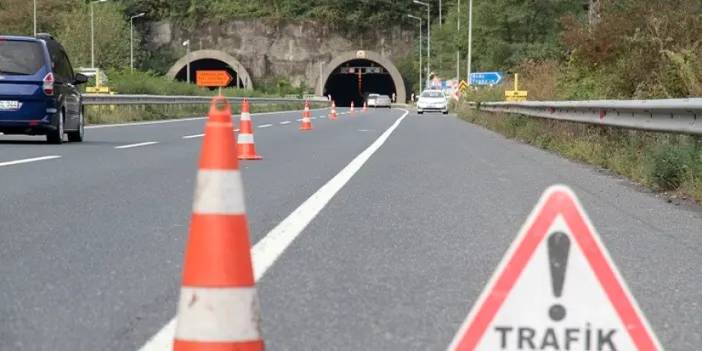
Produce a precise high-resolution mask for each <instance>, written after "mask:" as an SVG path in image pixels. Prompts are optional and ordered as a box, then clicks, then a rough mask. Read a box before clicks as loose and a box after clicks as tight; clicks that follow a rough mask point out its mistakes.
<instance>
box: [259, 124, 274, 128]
mask: <svg viewBox="0 0 702 351" xmlns="http://www.w3.org/2000/svg"><path fill="white" fill-rule="evenodd" d="M272 126H273V125H272V124H261V125H260V126H258V127H259V128H270V127H272Z"/></svg>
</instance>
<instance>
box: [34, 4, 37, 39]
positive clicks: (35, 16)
mask: <svg viewBox="0 0 702 351" xmlns="http://www.w3.org/2000/svg"><path fill="white" fill-rule="evenodd" d="M34 36H35V37H36V36H37V0H34Z"/></svg>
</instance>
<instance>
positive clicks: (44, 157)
mask: <svg viewBox="0 0 702 351" xmlns="http://www.w3.org/2000/svg"><path fill="white" fill-rule="evenodd" d="M57 158H61V156H56V155H53V156H42V157H34V158H25V159H23V160H15V161H7V162H0V167H5V166H14V165H20V164H23V163H31V162H38V161H46V160H55V159H57Z"/></svg>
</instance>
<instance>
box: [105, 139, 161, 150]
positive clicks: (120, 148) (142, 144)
mask: <svg viewBox="0 0 702 351" xmlns="http://www.w3.org/2000/svg"><path fill="white" fill-rule="evenodd" d="M155 144H158V141H147V142H144V143H137V144H129V145H122V146H115V149H118V150H122V149H132V148H135V147H141V146H149V145H155Z"/></svg>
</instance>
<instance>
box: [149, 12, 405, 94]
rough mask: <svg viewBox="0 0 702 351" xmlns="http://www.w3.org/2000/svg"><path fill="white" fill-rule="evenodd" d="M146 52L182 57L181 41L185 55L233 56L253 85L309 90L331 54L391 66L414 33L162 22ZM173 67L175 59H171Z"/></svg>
mask: <svg viewBox="0 0 702 351" xmlns="http://www.w3.org/2000/svg"><path fill="white" fill-rule="evenodd" d="M145 39H146V46H147V48H148V49H149V50H159V49H165V48H168V49H171V51H173V52H176V53H182V55H185V50H184V48H183V47H182V46H181V44H182V42H183V41H185V40H188V39H190V42H191V50H193V51H195V50H204V49H210V50H221V51H224V52H226V53H228V54H229V55H232V56H233V57H235V58H236V59H237V60H239V62H241V64H242V65H243V66H244V67H245V68H246V69H247V70H248V72H249V74H251V75H252V78H253V80H254V84H256V81H257V80H261V79H265V78H275V77H286V78H287V79H289V81H290V82H291V83H292V84H293V85H295V86H300V85H302V84H304V85H306V86H308V87H310V88H315V87H318V86H319V84H321V83H320V75H321V74H322V73H321V72H322V68H323V67H324V64H326V63H329V62H330V61H331V60H332V59H333V58H334V56H335V55H336V54H339V53H342V52H346V51H352V50H368V51H374V52H377V53H379V54H380V55H381V56H383V57H385V58H388V59H389V60H391V61H393V60H394V59H396V58H399V57H403V56H405V55H408V54H409V53H410V50H412V47H413V43H414V40H416V38H415V37H414V31H411V30H410V31H406V30H402V29H401V28H400V27H388V28H381V29H379V30H377V31H375V32H371V33H365V34H362V35H361V34H358V33H350V34H342V33H339V32H338V31H334V30H332V29H331V28H330V27H329V26H324V25H320V24H319V23H315V22H312V21H304V22H299V21H297V22H293V21H269V20H263V19H255V20H233V21H229V22H225V23H216V24H215V23H212V24H201V25H200V26H198V27H197V28H195V29H193V30H185V29H183V28H179V27H178V26H177V25H175V24H173V23H171V22H168V21H164V22H156V23H152V24H151V25H150V26H149V28H148V32H147V33H146V36H145ZM173 63H175V59H174V60H173Z"/></svg>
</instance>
